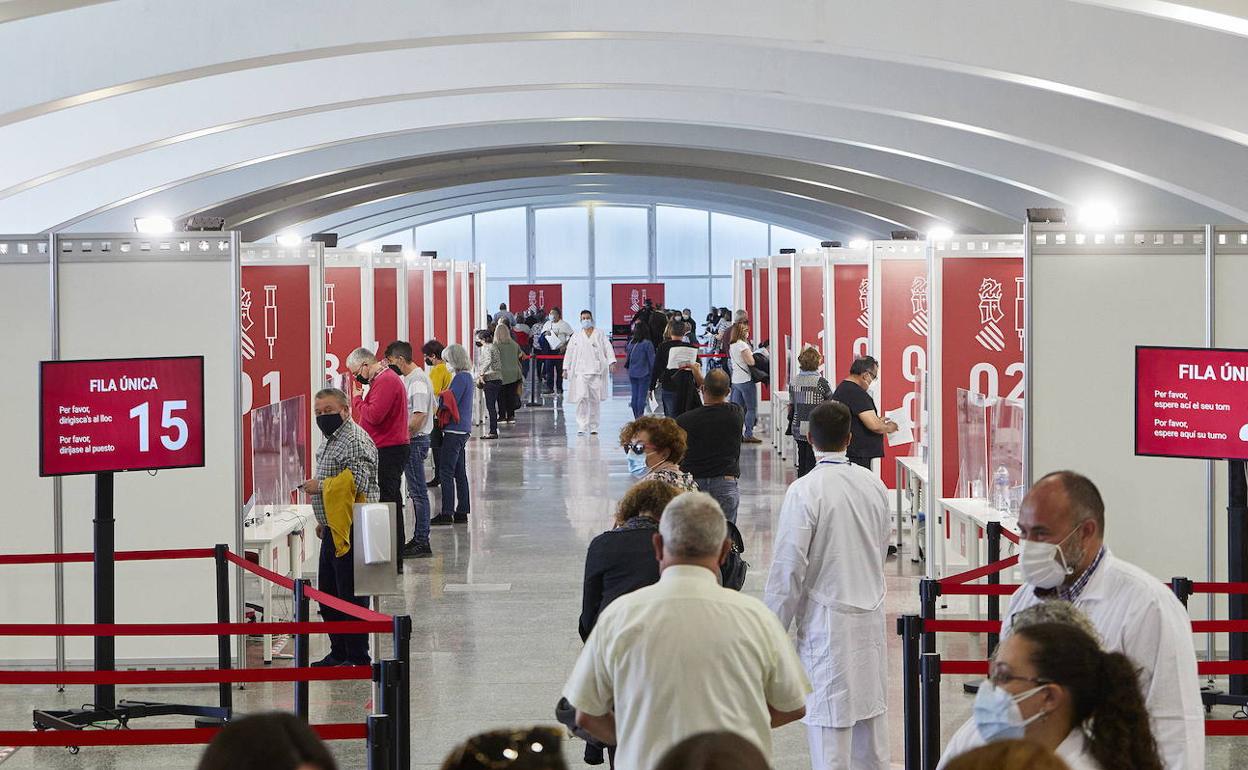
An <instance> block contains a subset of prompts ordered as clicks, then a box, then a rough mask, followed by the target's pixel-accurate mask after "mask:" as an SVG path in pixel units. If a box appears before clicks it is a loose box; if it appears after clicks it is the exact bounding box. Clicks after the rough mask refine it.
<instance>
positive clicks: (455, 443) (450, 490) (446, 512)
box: [438, 433, 471, 516]
mask: <svg viewBox="0 0 1248 770" xmlns="http://www.w3.org/2000/svg"><path fill="white" fill-rule="evenodd" d="M467 445H468V434H467V433H443V434H442V450H441V451H442V467H441V468H439V469H438V488H439V489H441V490H442V515H443V516H453V515H455V514H460V515H461V516H467V515H468V513H469V511H470V510H471V506H470V505H469V499H468V468H467V466H466V465H465V460H464V447H466V446H467Z"/></svg>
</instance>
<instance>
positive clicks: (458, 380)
mask: <svg viewBox="0 0 1248 770" xmlns="http://www.w3.org/2000/svg"><path fill="white" fill-rule="evenodd" d="M442 360H443V361H445V362H446V365H447V366H449V367H450V368H451V369H452V370H454V372H455V374H454V375H452V377H451V384H450V385H448V386H447V388H446V390H444V391H442V393H441V395H440V396H439V399H440V405H441V404H446V403H447V402H448V400H449V399H454V400H455V405H456V407H457V408H458V409H459V419H458V420H453V421H451V422H448V423H447V424H446V425H444V426H442V448H441V450H439V451H440V452H441V455H442V458H441V464H440V465H439V466H438V488H439V489H440V490H441V491H442V513H441V514H439V515H438V516H435V517H434V518H433V519H432V520H431V521H430V522H429V523H430V524H466V523H468V514H469V512H470V510H471V506H470V504H469V498H468V468H467V466H466V465H465V458H464V449H465V448H466V447H467V445H468V434H469V433H470V432H471V431H472V390H473V384H472V374H471V373H470V371H469V370H471V369H472V360H471V359H469V358H468V351H467V350H464V346H463V345H459V344H455V345H447V346H446V350H444V351H442Z"/></svg>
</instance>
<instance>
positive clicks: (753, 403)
mask: <svg viewBox="0 0 1248 770" xmlns="http://www.w3.org/2000/svg"><path fill="white" fill-rule="evenodd" d="M732 403H734V404H736V405H738V406H740V407H741V408H742V409H744V410H745V437H746V438H754V421H755V420H756V419H757V417H758V386H757V385H755V384H754V383H752V382H739V383H738V382H734V383H733V384H732Z"/></svg>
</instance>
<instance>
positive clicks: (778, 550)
mask: <svg viewBox="0 0 1248 770" xmlns="http://www.w3.org/2000/svg"><path fill="white" fill-rule="evenodd" d="M809 420H810V421H809V425H810V428H809V430H810V433H809V436H810V444H811V447H812V448H813V450H814V453H815V467H814V469H813V470H811V471H810V472H809V473H807V474H806V475H805V476H803V477H802V478H799V479H798V480H796V481H794V482H793V484H792V485H790V486H789V490H788V492H787V493H786V494H785V496H784V503H783V504H782V506H781V508H780V522H779V524H778V525H777V532H776V543H775V547H774V552H775V553H774V556H773V558H772V563H771V572H770V573H769V574H768V575H767V587H766V589H765V591H764V594H763V601H764V602H765V603H766V604H767V606H768V607H770V608H771V609H772V611H773V612H775V613H776V614H777V615H778V616H779V617H780V623H781V625H783V626H784V627H785V628H786V629H787V628H789V626H790V625H791V624H793V623H795V622H796V625H797V654H798V657H800V658H801V660H802V664H803V665H804V666H805V667H806V671H807V672H808V674H809V676H810V683H811V686H812V687H813V688H814V691H813V692H812V693H811V694H810V695H809V696H807V698H806V716H805V718H804V719H803V720H802V721H803V722H805V723H806V736H807V742H808V744H809V747H810V764H811V767H812V768H813V769H814V770H831V769H832V768H854V769H855V770H885V769H886V768H888V767H889V747H888V722H887V718H888V717H887V713H886V711H887V703H888V688H887V683H888V676H887V665H888V660H887V655H886V653H885V633H886V631H885V617H884V561H885V558H886V554H887V552H888V542H889V532H890V530H891V520H890V518H889V507H888V490H887V489H885V487H884V484H883V483H882V482H881V481H880V480H879V478H878V477H876V476H875V474H873V473H872V472H871V471H869V470H867V469H866V468H863V467H861V466H860V465H856V464H854V463H852V462H851V461H850V460H849V458H848V456H847V455H846V449H847V448H848V446H849V442H850V433H851V422H852V420H853V415H852V414H851V413H850V410H849V408H848V407H846V406H845V405H844V404H842V403H840V402H839V401H825V402H823V403H822V404H819V405H818V406H816V407H815V408H814V409H813V410H812V411H811V413H810V418H809Z"/></svg>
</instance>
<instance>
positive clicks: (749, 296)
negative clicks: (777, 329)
mask: <svg viewBox="0 0 1248 770" xmlns="http://www.w3.org/2000/svg"><path fill="white" fill-rule="evenodd" d="M743 275H744V277H743V278H742V279H741V284H742V287H741V288H742V291H743V292H744V294H745V303H744V306H745V317H746V318H748V319H750V323H752V324H757V323H758V319H757V318H755V317H754V270H753V269H751V268H748V267H747V268H746V269H745V271H744V273H743Z"/></svg>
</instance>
